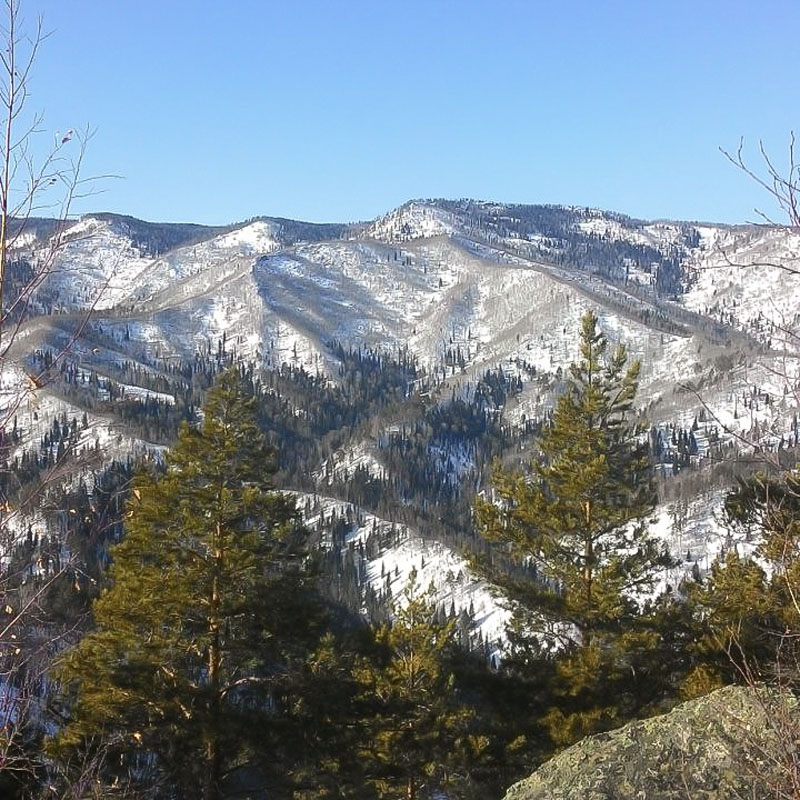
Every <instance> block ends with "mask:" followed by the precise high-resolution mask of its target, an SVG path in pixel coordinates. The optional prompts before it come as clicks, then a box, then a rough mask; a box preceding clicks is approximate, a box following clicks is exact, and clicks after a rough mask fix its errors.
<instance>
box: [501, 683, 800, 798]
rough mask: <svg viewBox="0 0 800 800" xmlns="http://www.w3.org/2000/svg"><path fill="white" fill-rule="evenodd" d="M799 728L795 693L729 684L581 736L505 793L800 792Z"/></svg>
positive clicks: (585, 795) (657, 794) (648, 795)
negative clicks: (795, 784) (797, 785)
mask: <svg viewBox="0 0 800 800" xmlns="http://www.w3.org/2000/svg"><path fill="white" fill-rule="evenodd" d="M799 733H800V716H798V714H797V713H796V703H795V701H794V699H793V698H791V697H789V696H788V695H786V694H784V695H778V694H776V693H774V692H768V691H767V690H760V691H758V692H757V691H756V690H754V689H747V688H742V687H726V688H724V689H719V690H718V691H716V692H713V693H711V694H709V695H706V696H705V697H701V698H698V699H696V700H691V701H689V702H686V703H683V704H681V705H679V706H677V707H676V708H674V709H673V710H672V711H670V712H669V713H668V714H663V715H662V716H658V717H652V718H651V719H646V720H641V721H637V722H632V723H629V724H628V725H625V726H624V727H622V728H619V729H618V730H615V731H611V732H610V733H602V734H597V735H595V736H589V737H587V738H586V739H583V740H582V741H580V742H578V743H577V744H575V745H573V746H572V747H570V748H568V749H567V750H565V751H564V752H562V753H560V754H559V755H557V756H555V757H554V758H552V759H551V760H550V761H548V762H547V763H546V764H543V765H542V766H541V767H540V768H539V769H538V770H536V772H534V773H533V775H531V777H530V778H527V779H526V780H523V781H520V782H519V783H517V784H515V785H514V786H512V787H511V788H510V789H509V790H508V792H507V794H506V796H505V800H728V798H730V800H734V799H735V800H740V798H748V800H762V799H763V800H767V798H770V799H771V798H776V797H795V796H796V795H794V794H791V781H792V778H794V779H797V777H798V776H800V766H798V765H797V764H796V765H795V766H794V767H792V766H791V765H792V762H793V760H795V762H796V759H797V757H798V750H797V744H798V734H799ZM781 787H785V788H786V789H788V792H789V793H787V794H785V795H784V794H782V789H781Z"/></svg>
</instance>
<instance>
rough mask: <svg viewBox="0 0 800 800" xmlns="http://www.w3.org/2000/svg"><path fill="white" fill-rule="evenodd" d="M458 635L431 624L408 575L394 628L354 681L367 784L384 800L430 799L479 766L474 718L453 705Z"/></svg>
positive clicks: (426, 602) (382, 633)
mask: <svg viewBox="0 0 800 800" xmlns="http://www.w3.org/2000/svg"><path fill="white" fill-rule="evenodd" d="M455 635H456V620H455V619H450V620H446V621H444V622H436V608H435V606H434V604H433V603H432V602H431V600H430V597H429V596H428V595H426V594H422V593H420V592H419V590H418V588H417V584H416V572H413V571H412V574H411V577H410V579H409V583H408V585H407V587H406V589H405V590H404V592H403V598H402V600H401V602H399V603H396V604H395V605H394V607H393V620H392V622H391V623H390V624H387V625H384V626H382V627H381V628H379V629H378V631H377V633H376V642H377V645H378V652H377V654H376V656H375V657H374V658H372V659H362V660H361V662H360V664H359V666H358V667H357V668H356V673H355V674H356V677H357V680H358V681H359V683H360V685H361V686H362V691H361V701H362V703H363V704H364V707H365V708H368V709H369V710H370V714H369V716H368V718H367V720H366V723H365V725H364V728H363V732H364V734H365V740H364V742H363V744H362V748H361V753H360V755H361V759H362V763H363V764H364V765H365V777H366V782H367V783H369V784H372V785H373V786H375V787H376V788H377V790H378V794H379V796H380V797H381V798H395V797H398V798H399V797H404V798H407V800H414V798H416V797H419V796H420V793H421V792H423V791H424V792H425V796H432V793H433V792H435V790H438V789H442V788H443V787H444V786H446V785H447V784H448V783H449V782H452V781H453V780H455V778H456V776H457V775H459V774H460V775H461V776H462V777H463V772H462V773H459V771H458V769H457V767H459V766H460V767H462V768H463V767H464V766H465V765H466V764H468V763H470V762H471V761H475V760H477V757H478V752H479V751H480V750H481V748H482V747H483V746H484V745H485V743H484V742H482V741H481V740H480V739H479V738H478V737H470V736H469V723H470V720H471V717H472V715H471V712H470V711H469V709H468V708H467V707H466V706H465V705H464V704H463V702H461V701H460V699H459V697H458V693H457V689H456V684H455V675H454V673H453V671H452V659H453V656H454V652H455V646H456V643H455Z"/></svg>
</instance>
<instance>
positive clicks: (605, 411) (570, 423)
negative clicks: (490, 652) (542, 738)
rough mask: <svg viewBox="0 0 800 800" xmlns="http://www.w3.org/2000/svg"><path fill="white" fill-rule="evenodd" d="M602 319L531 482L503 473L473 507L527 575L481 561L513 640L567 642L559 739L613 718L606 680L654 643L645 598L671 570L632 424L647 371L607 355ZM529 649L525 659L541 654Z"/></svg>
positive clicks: (583, 343)
mask: <svg viewBox="0 0 800 800" xmlns="http://www.w3.org/2000/svg"><path fill="white" fill-rule="evenodd" d="M597 323H598V320H597V317H596V316H595V315H594V314H593V313H592V312H588V313H587V314H585V315H584V316H583V318H582V319H581V340H580V359H579V361H578V362H577V363H573V364H572V365H571V366H570V370H569V386H568V389H567V391H566V392H565V393H564V394H562V395H561V396H560V397H559V398H558V401H557V403H556V407H555V411H554V414H553V418H552V421H551V423H550V425H549V426H548V427H547V428H546V429H545V430H544V432H543V434H542V436H541V438H540V440H539V450H540V454H539V457H538V458H536V459H534V461H533V462H532V463H531V465H530V470H529V471H528V472H527V473H525V474H520V473H517V472H513V471H509V470H506V469H503V468H501V467H500V466H496V467H495V469H494V473H493V483H494V494H495V498H494V501H493V502H492V501H490V500H479V501H478V503H477V508H476V511H477V517H478V521H479V526H480V529H481V532H482V534H483V535H484V536H485V537H486V538H487V539H489V540H490V541H494V542H499V543H503V544H505V545H507V546H510V548H511V550H512V552H513V553H514V554H515V555H516V556H517V557H518V559H519V561H520V564H521V569H522V571H523V575H527V576H528V577H527V578H525V577H523V578H519V577H515V578H508V577H507V576H506V577H504V576H503V575H501V574H497V571H495V570H492V569H491V568H488V567H486V565H485V564H484V565H483V566H484V570H485V571H487V572H488V573H489V574H490V576H491V577H492V578H493V579H494V580H496V581H497V582H498V583H500V584H501V585H502V586H504V587H505V588H506V590H507V591H508V593H509V595H510V596H511V597H512V598H513V599H515V600H516V601H517V602H518V609H519V610H520V613H521V614H522V615H523V616H524V620H523V621H522V622H520V621H519V620H518V621H517V625H516V635H519V634H520V632H530V631H531V630H538V631H539V632H540V637H539V640H538V646H539V648H545V649H546V647H547V642H546V640H547V638H548V637H557V638H558V639H560V641H561V644H562V646H563V647H562V650H561V652H562V658H561V660H560V662H559V675H560V680H561V684H562V687H561V691H562V692H563V694H564V696H565V697H569V698H570V702H571V703H572V705H573V709H574V715H573V717H572V719H570V718H569V717H570V711H569V709H567V712H566V713H564V712H563V711H559V712H558V713H557V714H556V715H555V716H554V717H553V718H552V719H551V728H553V729H554V730H555V729H560V735H562V738H561V740H560V741H561V743H565V742H567V741H569V740H571V739H573V738H575V737H577V736H579V735H580V734H581V733H583V732H584V731H586V730H591V729H593V728H596V727H602V726H604V725H607V724H611V722H612V718H613V717H615V716H616V713H617V710H616V709H615V708H607V707H605V706H604V704H603V702H600V701H599V700H598V699H597V697H596V695H597V692H598V691H600V690H602V686H600V685H599V684H598V681H602V680H605V681H606V688H610V687H611V686H613V675H614V674H616V673H620V674H621V673H622V672H624V671H625V670H627V672H628V675H630V671H631V663H630V662H631V652H633V651H636V649H637V648H638V649H641V648H644V647H646V639H647V637H645V638H644V639H642V638H641V637H639V636H638V635H637V632H636V620H637V615H638V612H639V610H640V609H639V605H638V604H637V594H638V593H639V592H641V591H642V590H646V589H649V588H650V587H652V585H653V583H654V580H655V578H656V576H657V573H658V571H659V570H660V569H661V568H662V567H663V566H665V565H666V564H668V563H669V557H668V555H667V553H666V551H665V549H664V548H663V546H660V545H659V544H658V543H657V542H656V541H655V540H654V539H653V538H652V537H651V536H650V535H649V532H648V520H649V517H650V515H651V514H652V512H653V509H654V506H655V492H654V488H653V483H652V477H651V465H650V461H649V457H648V442H647V437H646V435H644V434H642V432H641V431H639V429H638V428H637V427H636V426H635V425H634V424H633V423H632V422H631V421H630V416H631V413H632V411H633V403H634V399H635V397H636V389H637V383H638V377H639V371H640V365H639V362H638V361H637V362H633V363H632V364H630V365H628V356H627V352H626V349H625V347H624V346H623V345H619V346H618V347H617V348H616V349H615V350H614V351H613V353H611V354H610V356H608V357H607V349H608V345H607V341H606V338H605V336H604V335H603V333H602V332H601V331H600V330H599V329H598V324H597ZM551 641H552V639H551ZM651 641H652V637H651ZM527 650H528V655H527V656H526V657H527V658H528V659H530V653H531V652H533V653H536V652H539V653H540V654H541V653H542V652H543V650H542V649H538V650H537V647H536V646H534V647H533V650H531V647H530V645H527ZM623 662H624V663H625V666H624V667H623V666H622V665H623ZM609 705H614V702H613V701H609Z"/></svg>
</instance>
